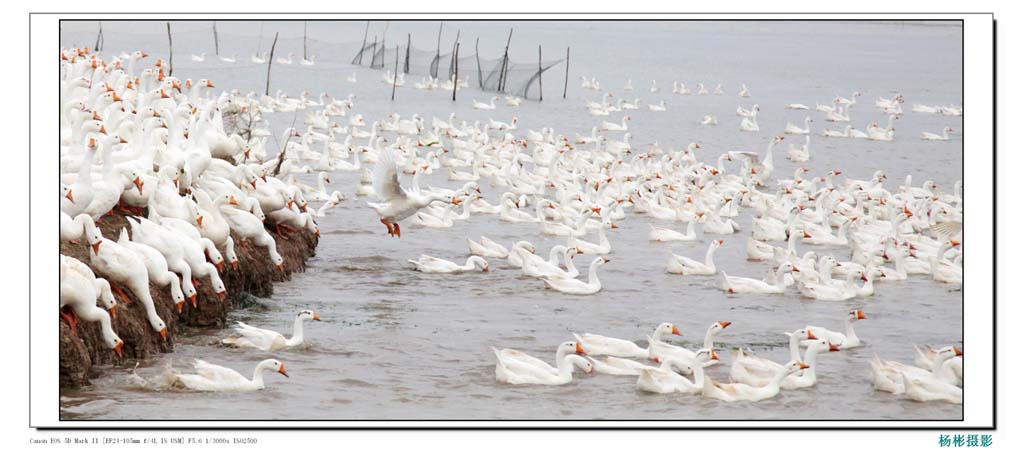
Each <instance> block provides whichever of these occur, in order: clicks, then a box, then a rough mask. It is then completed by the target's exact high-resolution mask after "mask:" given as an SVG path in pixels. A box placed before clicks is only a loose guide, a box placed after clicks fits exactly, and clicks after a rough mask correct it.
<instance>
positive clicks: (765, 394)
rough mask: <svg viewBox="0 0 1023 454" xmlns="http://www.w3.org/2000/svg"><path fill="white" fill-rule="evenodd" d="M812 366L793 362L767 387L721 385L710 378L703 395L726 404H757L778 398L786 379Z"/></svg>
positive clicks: (704, 385)
mask: <svg viewBox="0 0 1023 454" xmlns="http://www.w3.org/2000/svg"><path fill="white" fill-rule="evenodd" d="M809 367H810V366H809V365H807V364H806V363H801V362H799V361H791V362H789V363H787V364H786V365H785V367H784V368H783V369H782V370H780V371H778V372H777V374H775V376H774V377H773V378H772V379H771V381H770V382H769V383H768V384H767V385H765V386H759V387H758V386H750V385H747V384H745V383H720V382H716V381H714V380H712V379H710V378H705V379H704V382H703V395H704V396H707V397H712V398H714V399H718V400H723V401H725V402H736V401H750V402H757V401H761V400H764V399H770V398H772V397H774V396H777V395H778V393H779V392H780V391H781V383H782V381H784V380H785V377H788V376H789V375H791V374H793V373H796V372H798V371H800V370H803V369H808V368H809Z"/></svg>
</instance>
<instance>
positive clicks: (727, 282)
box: [719, 263, 799, 294]
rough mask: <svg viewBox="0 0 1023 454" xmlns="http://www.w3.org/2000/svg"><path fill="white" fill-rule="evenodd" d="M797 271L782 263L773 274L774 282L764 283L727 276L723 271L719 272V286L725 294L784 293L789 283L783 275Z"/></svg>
mask: <svg viewBox="0 0 1023 454" xmlns="http://www.w3.org/2000/svg"><path fill="white" fill-rule="evenodd" d="M792 271H797V272H798V271H799V268H797V267H795V266H793V265H792V264H791V263H783V264H781V266H779V267H778V269H777V270H776V271H775V273H774V274H773V278H774V282H773V283H771V282H765V281H762V280H760V279H752V278H748V277H734V276H729V275H728V274H727V273H725V271H724V270H721V271H720V275H721V280H720V282H719V285H720V286H721V289H722V290H724V291H725V292H727V293H761V294H767V293H785V289H786V288H788V286H789V285H790V284H789V281H788V280H787V279H785V273H789V272H792Z"/></svg>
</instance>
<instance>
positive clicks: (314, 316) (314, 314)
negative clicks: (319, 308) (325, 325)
mask: <svg viewBox="0 0 1023 454" xmlns="http://www.w3.org/2000/svg"><path fill="white" fill-rule="evenodd" d="M313 320H316V321H320V314H317V313H315V312H313Z"/></svg>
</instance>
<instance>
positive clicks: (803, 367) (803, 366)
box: [799, 362, 810, 369]
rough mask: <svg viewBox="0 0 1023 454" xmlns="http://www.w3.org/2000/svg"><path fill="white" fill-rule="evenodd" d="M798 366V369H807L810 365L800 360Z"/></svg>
mask: <svg viewBox="0 0 1023 454" xmlns="http://www.w3.org/2000/svg"><path fill="white" fill-rule="evenodd" d="M799 368H800V369H809V368H810V366H809V365H807V364H806V363H804V362H800V363H799Z"/></svg>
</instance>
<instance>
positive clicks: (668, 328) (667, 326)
mask: <svg viewBox="0 0 1023 454" xmlns="http://www.w3.org/2000/svg"><path fill="white" fill-rule="evenodd" d="M654 333H655V334H674V335H676V336H681V335H682V332H681V331H679V330H678V326H675V324H674V323H661V324H660V325H657V329H655V330H654Z"/></svg>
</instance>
